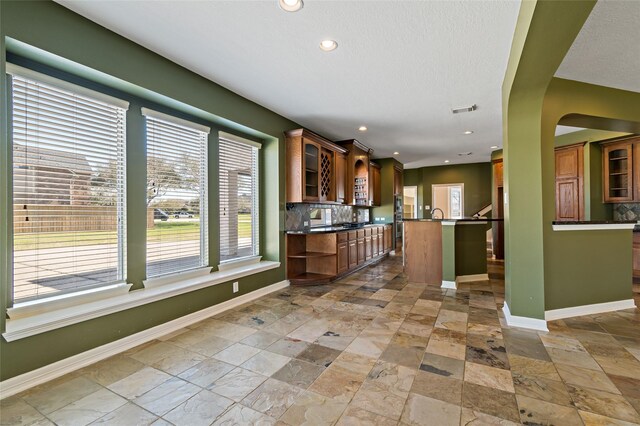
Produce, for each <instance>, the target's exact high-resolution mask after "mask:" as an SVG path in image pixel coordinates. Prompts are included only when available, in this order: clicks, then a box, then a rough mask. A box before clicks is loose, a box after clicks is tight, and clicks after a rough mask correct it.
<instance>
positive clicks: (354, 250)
mask: <svg viewBox="0 0 640 426" xmlns="http://www.w3.org/2000/svg"><path fill="white" fill-rule="evenodd" d="M348 245H349V269H353V268H355V267H356V266H358V240H356V239H354V240H350V241H349V243H348Z"/></svg>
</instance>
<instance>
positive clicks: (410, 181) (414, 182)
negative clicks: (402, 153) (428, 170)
mask: <svg viewBox="0 0 640 426" xmlns="http://www.w3.org/2000/svg"><path fill="white" fill-rule="evenodd" d="M402 179H403V183H404V186H417V187H418V219H423V218H424V217H425V215H424V204H425V203H424V197H423V192H424V182H423V181H422V169H405V170H404V171H403V176H402ZM427 216H429V215H427Z"/></svg>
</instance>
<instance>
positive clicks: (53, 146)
mask: <svg viewBox="0 0 640 426" xmlns="http://www.w3.org/2000/svg"><path fill="white" fill-rule="evenodd" d="M7 71H8V73H9V74H10V75H11V95H12V96H11V100H12V114H11V126H12V149H13V212H14V216H13V221H14V228H13V287H12V288H13V301H14V302H26V301H29V300H33V299H39V298H43V297H50V296H53V295H57V294H61V293H68V292H74V291H80V290H85V289H89V288H95V287H101V286H105V285H109V284H115V283H117V282H121V281H123V280H124V278H125V269H126V264H125V236H126V234H125V200H126V193H125V191H126V189H125V115H126V109H127V108H128V103H127V102H124V101H121V100H119V99H115V98H111V97H110V96H107V95H104V94H102V93H98V92H94V91H91V90H88V89H85V88H83V87H80V86H76V85H73V84H70V83H67V82H65V81H61V80H57V79H54V78H52V77H49V76H46V75H42V74H39V73H36V72H33V71H31V70H28V69H24V68H21V67H17V66H14V65H12V64H8V65H7Z"/></svg>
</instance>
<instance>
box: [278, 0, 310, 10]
mask: <svg viewBox="0 0 640 426" xmlns="http://www.w3.org/2000/svg"><path fill="white" fill-rule="evenodd" d="M278 6H280V9H282V10H284V11H286V12H297V11H299V10H300V9H302V7H303V6H304V3H303V1H302V0H278Z"/></svg>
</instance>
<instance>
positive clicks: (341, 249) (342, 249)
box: [337, 241, 349, 275]
mask: <svg viewBox="0 0 640 426" xmlns="http://www.w3.org/2000/svg"><path fill="white" fill-rule="evenodd" d="M337 252H338V271H337V272H338V275H340V274H342V273H344V272H346V271H347V270H348V269H349V243H348V242H346V241H345V242H343V243H338V250H337Z"/></svg>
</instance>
